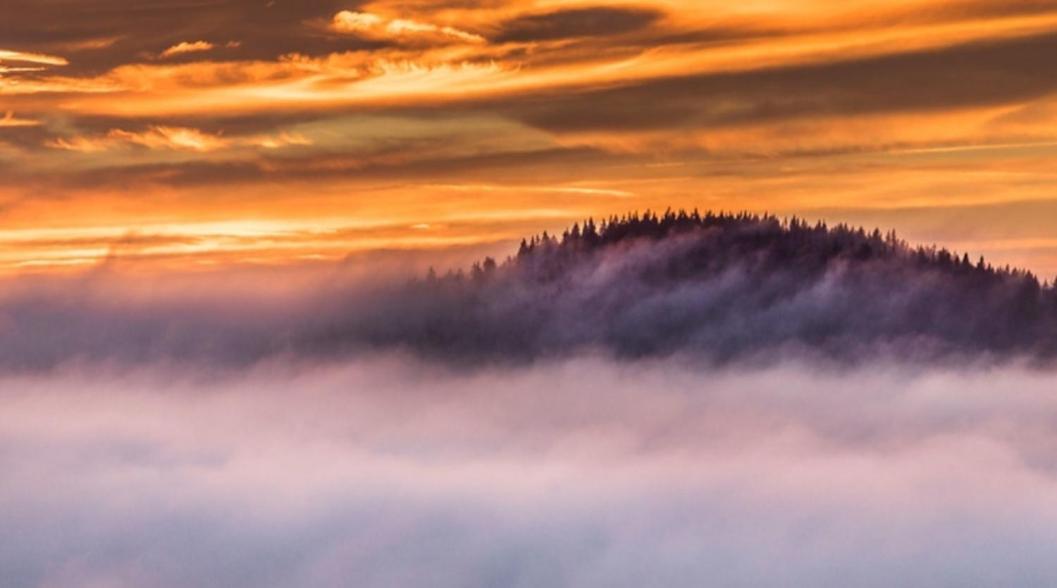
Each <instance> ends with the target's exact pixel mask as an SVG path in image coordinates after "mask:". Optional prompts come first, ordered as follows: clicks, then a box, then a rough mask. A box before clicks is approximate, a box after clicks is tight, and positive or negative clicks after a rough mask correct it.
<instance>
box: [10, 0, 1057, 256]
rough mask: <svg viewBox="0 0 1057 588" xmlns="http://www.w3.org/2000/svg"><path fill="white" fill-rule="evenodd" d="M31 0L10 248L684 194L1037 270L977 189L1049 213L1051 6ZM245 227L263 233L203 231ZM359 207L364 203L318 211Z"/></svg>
mask: <svg viewBox="0 0 1057 588" xmlns="http://www.w3.org/2000/svg"><path fill="white" fill-rule="evenodd" d="M14 1H15V3H16V4H20V1H19V0H14ZM25 4H26V6H25V7H22V8H24V9H15V10H10V11H8V13H7V15H5V19H6V20H7V23H6V24H5V26H6V27H8V28H10V29H12V30H16V29H17V31H18V33H17V34H15V35H4V36H0V113H3V116H0V169H2V170H3V180H2V183H0V206H2V215H3V217H2V218H3V224H2V227H0V232H2V238H0V241H2V243H0V248H2V254H0V267H2V269H3V270H4V271H8V272H10V271H15V270H18V269H19V268H25V267H33V268H35V269H36V270H38V271H39V270H41V269H47V268H48V267H51V266H52V265H54V266H55V267H56V268H59V267H63V266H67V265H68V264H71V263H72V264H79V265H84V264H87V265H90V264H93V263H96V262H99V261H100V260H102V259H105V258H107V257H108V256H113V255H134V256H138V257H141V258H153V257H158V258H169V257H170V256H174V255H175V256H177V257H179V258H180V259H183V260H185V261H186V263H189V264H194V263H195V258H196V257H197V256H208V257H211V258H212V257H214V256H220V258H221V259H223V260H224V261H225V262H233V263H237V262H239V261H240V260H242V259H244V258H248V257H251V256H252V257H254V258H266V259H268V260H270V262H275V263H288V262H293V261H296V260H297V259H299V258H301V257H303V256H304V255H323V256H334V257H340V256H341V255H342V251H343V250H344V249H347V248H354V249H355V248H360V247H382V248H387V247H390V246H395V247H398V246H401V245H402V244H406V243H421V244H425V243H428V244H429V245H430V246H438V247H439V246H444V245H449V244H458V243H465V242H467V240H471V241H487V240H490V239H499V240H504V239H505V240H510V239H514V238H515V237H518V236H520V231H521V230H522V229H523V228H525V227H524V222H523V221H524V219H525V218H527V217H526V214H527V215H528V217H530V218H535V219H536V221H535V222H536V224H535V226H534V227H533V228H534V229H544V228H550V229H555V228H558V227H560V226H563V225H565V224H568V223H569V222H571V221H573V220H577V219H579V218H581V217H586V216H590V215H593V216H605V215H609V214H614V213H623V212H626V211H629V210H645V209H650V208H655V209H656V208H659V209H664V208H666V207H669V206H684V207H690V208H693V207H701V208H704V207H711V208H719V209H727V210H741V209H747V210H756V211H763V210H768V211H773V212H777V213H780V214H784V215H789V214H799V215H804V216H807V217H818V218H823V217H825V218H831V219H833V220H856V219H860V218H861V219H871V218H874V217H876V216H877V215H884V216H885V217H886V218H889V219H891V221H892V224H893V225H894V226H895V227H896V228H897V229H902V230H904V231H905V232H907V233H908V236H909V237H911V238H913V239H915V240H923V241H939V240H950V241H953V242H956V243H957V246H958V247H960V248H964V249H966V250H969V251H971V252H973V253H974V254H975V253H985V254H989V255H991V256H994V257H995V258H996V259H998V260H999V261H1002V262H1011V263H1022V264H1025V265H1028V266H1030V267H1031V268H1032V269H1035V270H1037V271H1039V272H1042V273H1044V274H1046V275H1050V274H1053V273H1057V248H1054V246H1053V242H1054V240H1055V239H1057V224H1051V225H1050V226H1045V227H1039V228H1038V229H1037V230H1032V231H1030V233H1026V234H1008V233H1007V232H996V231H993V230H991V227H990V224H991V223H988V222H983V221H980V220H976V219H977V218H978V217H979V216H980V215H975V214H973V213H972V211H974V210H976V209H977V208H978V207H986V208H987V210H988V211H989V214H988V215H984V216H987V217H993V216H995V215H997V216H999V217H1002V218H1008V219H1010V220H1017V219H1019V220H1028V219H1025V218H1024V217H1023V216H1021V215H1022V214H1023V213H1022V212H1021V211H1022V210H1025V209H1026V208H1028V209H1034V208H1035V207H1037V206H1048V204H1047V203H1049V202H1055V204H1054V209H1055V210H1057V194H1055V193H1054V186H1055V185H1057V184H1055V180H1057V177H1055V174H1057V172H1055V171H1054V170H1057V76H1054V75H1053V66H1052V55H1054V54H1055V52H1057V8H1055V7H1054V6H1053V5H1052V4H1050V3H1047V2H1033V1H1031V0H1023V1H1017V2H1012V3H1002V4H1001V5H1000V6H999V5H996V4H994V3H991V2H981V1H977V0H960V1H958V2H947V1H943V2H940V1H938V0H910V1H901V2H897V3H896V2H859V3H856V4H855V7H854V9H852V8H851V7H849V6H847V5H846V4H844V3H840V2H829V1H821V0H820V1H813V2H802V1H796V2H794V1H782V0H769V1H751V2H738V3H735V4H731V3H729V2H711V1H709V2H693V3H689V2H674V1H671V0H636V1H627V0H620V1H617V0H610V1H609V2H591V3H586V2H552V1H545V0H536V1H532V0H505V1H503V2H488V3H481V4H480V6H477V5H475V3H459V4H449V5H440V6H439V7H438V5H437V3H434V2H414V1H412V2H408V1H390V0H378V1H374V2H369V3H366V4H364V3H360V4H355V3H354V4H349V3H344V4H343V3H340V2H323V3H311V5H308V4H304V3H298V2H287V1H278V2H271V3H258V2H249V1H246V2H233V3H228V4H227V5H225V7H224V8H218V9H216V10H214V11H213V13H212V14H211V16H210V18H208V19H204V20H203V19H198V18H192V16H191V14H190V13H189V11H188V12H185V11H183V10H182V9H180V8H178V7H177V6H178V5H179V3H176V4H171V5H170V4H159V5H158V6H157V7H156V8H152V9H150V10H143V11H138V12H136V13H128V14H125V13H123V12H122V10H121V8H120V7H121V4H120V3H110V2H108V1H103V2H92V3H84V4H83V5H81V4H78V5H70V6H67V5H62V7H60V4H59V3H53V2H32V3H28V2H27V3H25ZM89 4H91V6H92V8H91V9H89ZM111 4H112V6H111ZM71 13H75V14H71ZM160 21H165V22H166V23H167V24H168V26H167V27H166V28H165V30H164V32H163V33H162V34H158V33H157V32H156V31H155V29H154V27H153V25H152V24H151V23H156V22H160ZM43 22H51V23H54V28H51V29H49V32H47V33H46V34H45V33H44V29H43V28H40V27H42V25H41V24H40V23H43ZM64 23H68V24H69V25H70V26H68V27H66V26H65V24H64ZM74 24H76V26H73V25H74ZM117 29H120V31H121V34H120V35H117V36H114V31H115V30H117ZM879 178H884V182H878V179H879ZM1030 203H1035V204H1030ZM534 210H546V213H545V214H542V215H540V214H533V213H532V211H534ZM952 210H953V211H958V212H956V213H954V214H952V213H951V211H952ZM834 211H839V212H835V213H834ZM943 218H948V219H952V220H949V222H941V221H940V220H939V219H943ZM339 219H340V220H339ZM928 219H932V220H928ZM505 221H509V226H507V223H506V222H505ZM247 223H262V225H263V226H268V227H272V229H274V230H269V231H263V232H254V233H252V234H242V233H239V232H237V231H235V232H229V230H228V229H227V228H226V227H236V226H244V225H245V224H247ZM340 223H344V224H343V225H342V226H336V225H338V224H340ZM937 224H943V225H944V230H943V231H942V232H940V231H930V230H922V229H921V227H922V226H927V225H937ZM426 225H428V226H430V227H432V228H431V230H430V231H429V232H430V233H431V234H430V238H429V239H428V241H423V240H422V231H420V230H416V229H412V228H410V227H415V226H426ZM203 226H209V227H214V228H216V229H217V232H213V231H212V230H210V231H202V230H200V229H199V228H198V227H203ZM359 226H372V227H385V228H384V230H381V229H378V230H373V232H372V234H371V235H370V237H369V238H367V237H364V238H363V239H360V238H357V239H354V240H352V241H350V240H349V239H347V238H345V237H338V236H336V235H338V234H346V233H342V230H343V229H347V230H356V227H359ZM456 226H457V227H458V229H454V228H452V227H456ZM306 227H308V228H307V229H306ZM205 233H208V237H203V234H205ZM129 235H136V236H137V237H138V238H140V239H144V240H154V241H156V242H162V241H164V242H168V243H170V244H168V245H152V246H142V247H128V246H125V245H122V246H118V244H119V243H121V242H123V241H128V238H127V237H128V236H129ZM292 235H297V236H296V237H292ZM144 242H145V241H144ZM177 242H178V243H180V244H179V245H176V244H175V243H177ZM170 261H171V260H170Z"/></svg>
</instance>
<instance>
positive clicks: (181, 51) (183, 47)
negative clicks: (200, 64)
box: [161, 41, 216, 57]
mask: <svg viewBox="0 0 1057 588" xmlns="http://www.w3.org/2000/svg"><path fill="white" fill-rule="evenodd" d="M215 48H216V46H215V45H213V44H212V43H209V42H207V41H193V42H188V41H183V42H181V43H177V44H176V45H173V46H172V47H169V48H168V49H166V50H165V51H162V52H161V56H162V57H175V56H177V55H185V54H187V53H201V52H204V51H212V50H213V49H215Z"/></svg>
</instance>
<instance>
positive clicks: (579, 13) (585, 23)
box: [493, 6, 662, 43]
mask: <svg viewBox="0 0 1057 588" xmlns="http://www.w3.org/2000/svg"><path fill="white" fill-rule="evenodd" d="M661 16H662V14H661V13H659V12H657V11H656V10H650V9H645V8H616V7H607V6H598V7H593V8H575V9H569V10H558V11H554V12H548V13H544V14H530V15H524V16H519V17H518V18H515V19H513V20H510V21H507V22H505V23H503V25H502V27H501V29H500V31H499V33H497V34H496V35H494V36H493V40H495V41H497V42H500V43H506V42H526V41H550V40H554V39H567V38H574V37H605V36H611V35H621V34H624V33H629V32H633V31H638V30H641V29H643V28H646V27H648V26H650V25H652V24H653V23H655V22H656V21H658V20H659V19H660V18H661Z"/></svg>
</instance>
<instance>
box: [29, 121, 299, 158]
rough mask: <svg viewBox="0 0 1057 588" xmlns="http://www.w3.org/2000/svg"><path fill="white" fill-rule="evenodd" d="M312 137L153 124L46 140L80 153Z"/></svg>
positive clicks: (291, 142)
mask: <svg viewBox="0 0 1057 588" xmlns="http://www.w3.org/2000/svg"><path fill="white" fill-rule="evenodd" d="M311 144H312V141H311V140H310V139H308V138H307V137H305V136H304V135H301V134H300V133H288V132H283V133H279V134H277V135H260V136H250V137H237V138H226V137H223V136H221V135H211V134H209V133H204V132H202V131H199V130H197V129H189V128H180V127H164V126H155V127H151V128H149V129H147V130H146V131H143V132H131V131H125V130H121V129H113V130H111V131H110V132H108V133H107V134H105V135H99V136H78V137H70V138H65V137H59V138H57V139H53V140H51V141H49V142H48V143H47V145H48V146H49V147H53V148H55V149H64V150H67V151H78V152H81V153H99V152H103V151H111V150H114V149H120V148H123V147H127V146H131V145H135V146H140V147H145V148H147V149H151V150H165V149H168V150H173V151H190V152H198V153H208V152H210V151H218V150H221V149H228V148H232V147H237V146H252V147H261V148H263V149H280V148H283V147H290V146H307V145H311Z"/></svg>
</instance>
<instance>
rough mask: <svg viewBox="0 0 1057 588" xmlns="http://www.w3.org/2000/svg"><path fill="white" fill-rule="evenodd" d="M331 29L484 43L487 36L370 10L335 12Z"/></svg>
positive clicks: (384, 35)
mask: <svg viewBox="0 0 1057 588" xmlns="http://www.w3.org/2000/svg"><path fill="white" fill-rule="evenodd" d="M330 29H331V30H333V31H336V32H339V33H352V34H357V35H364V36H367V37H374V38H381V39H396V40H411V41H416V40H430V39H432V40H437V39H441V40H446V41H448V42H452V41H458V42H463V43H484V42H485V39H484V37H482V36H480V35H475V34H473V33H468V32H466V31H462V30H459V29H457V28H454V27H450V26H440V25H435V24H432V23H427V22H420V21H417V20H412V19H408V18H386V17H383V16H380V15H377V14H373V13H370V12H353V11H349V10H342V11H341V12H339V13H337V14H335V15H334V18H333V20H332V21H331V25H330Z"/></svg>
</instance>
